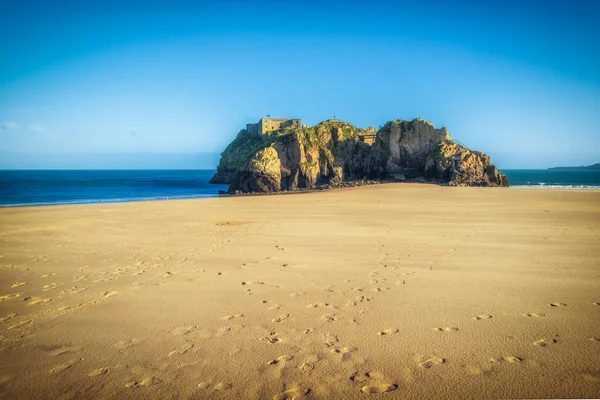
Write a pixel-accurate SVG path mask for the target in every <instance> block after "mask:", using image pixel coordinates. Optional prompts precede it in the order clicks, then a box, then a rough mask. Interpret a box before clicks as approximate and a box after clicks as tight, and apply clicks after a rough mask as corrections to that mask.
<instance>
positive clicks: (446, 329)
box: [434, 326, 459, 332]
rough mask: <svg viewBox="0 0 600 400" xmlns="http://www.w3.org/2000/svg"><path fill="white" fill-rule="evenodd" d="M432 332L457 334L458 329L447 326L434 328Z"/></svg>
mask: <svg viewBox="0 0 600 400" xmlns="http://www.w3.org/2000/svg"><path fill="white" fill-rule="evenodd" d="M434 331H436V332H458V331H459V329H458V328H455V327H450V326H447V327H445V328H435V329H434Z"/></svg>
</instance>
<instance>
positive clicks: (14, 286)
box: [10, 282, 27, 288]
mask: <svg viewBox="0 0 600 400" xmlns="http://www.w3.org/2000/svg"><path fill="white" fill-rule="evenodd" d="M26 284H27V282H15V283H13V284H12V285H10V287H11V288H16V287H19V286H23V285H26Z"/></svg>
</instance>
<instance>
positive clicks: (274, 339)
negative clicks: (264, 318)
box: [259, 332, 280, 344]
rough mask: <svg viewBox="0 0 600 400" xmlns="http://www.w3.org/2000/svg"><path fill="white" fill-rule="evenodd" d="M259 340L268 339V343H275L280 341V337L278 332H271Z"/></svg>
mask: <svg viewBox="0 0 600 400" xmlns="http://www.w3.org/2000/svg"><path fill="white" fill-rule="evenodd" d="M259 340H266V341H267V342H268V343H271V344H275V343H277V342H279V341H280V339H279V338H278V337H277V333H276V332H271V333H269V336H264V337H261V338H259Z"/></svg>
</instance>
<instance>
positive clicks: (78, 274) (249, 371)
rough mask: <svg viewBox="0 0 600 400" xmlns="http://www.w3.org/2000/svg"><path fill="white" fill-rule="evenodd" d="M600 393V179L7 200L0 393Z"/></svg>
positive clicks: (1, 253)
mask: <svg viewBox="0 0 600 400" xmlns="http://www.w3.org/2000/svg"><path fill="white" fill-rule="evenodd" d="M294 397H297V398H306V399H330V398H344V399H367V398H374V399H379V398H381V399H383V398H390V399H391V398H402V399H421V398H454V399H457V398H464V399H476V398H573V397H574V398H582V397H583V398H586V397H592V398H598V397H600V191H578V190H571V191H569V190H534V189H512V188H509V189H506V188H453V187H438V186H433V185H418V184H385V185H375V186H369V187H361V188H353V189H343V190H334V191H327V192H319V193H306V194H299V195H280V196H256V197H232V198H219V199H198V200H177V201H155V202H140V203H121V204H95V205H69V206H52V207H22V208H4V209H0V398H3V399H16V398H19V399H34V398H35V399H71V398H106V399H108V398H122V399H127V398H137V399H148V398H157V399H188V398H232V399H233V398H235V399H246V398H247V399H286V398H294Z"/></svg>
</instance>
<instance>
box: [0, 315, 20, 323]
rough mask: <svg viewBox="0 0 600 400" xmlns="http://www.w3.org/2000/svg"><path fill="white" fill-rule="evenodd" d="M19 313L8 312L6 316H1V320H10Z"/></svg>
mask: <svg viewBox="0 0 600 400" xmlns="http://www.w3.org/2000/svg"><path fill="white" fill-rule="evenodd" d="M16 316H17V314H8V315H7V316H6V317H2V318H0V322H4V321H8V320H9V319H13V318H14V317H16Z"/></svg>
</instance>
